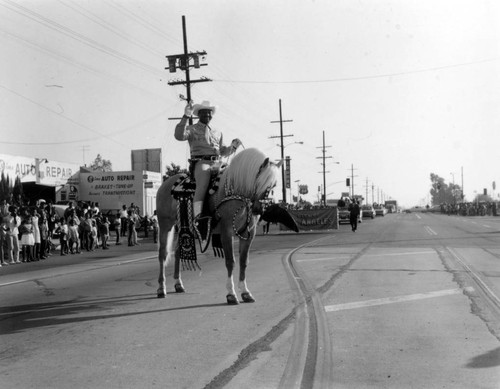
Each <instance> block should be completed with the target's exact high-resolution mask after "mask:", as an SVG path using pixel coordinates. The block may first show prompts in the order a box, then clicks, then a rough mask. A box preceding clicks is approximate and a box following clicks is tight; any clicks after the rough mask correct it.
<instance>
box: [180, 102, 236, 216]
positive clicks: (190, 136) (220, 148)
mask: <svg viewBox="0 0 500 389" xmlns="http://www.w3.org/2000/svg"><path fill="white" fill-rule="evenodd" d="M215 111H216V107H215V106H212V105H211V104H210V102H209V101H203V102H202V103H201V104H195V105H194V106H193V105H192V103H191V102H190V103H188V105H187V106H186V108H185V110H184V116H183V117H182V119H181V121H180V122H179V124H177V126H176V127H175V139H177V140H179V141H185V140H187V141H188V142H189V148H190V152H191V159H190V162H191V166H190V171H191V172H192V174H193V176H194V179H195V181H196V190H195V193H194V200H193V216H194V218H195V220H197V219H198V218H199V216H200V214H201V211H202V209H203V200H204V198H205V194H206V192H207V188H208V184H209V181H210V169H211V167H212V165H214V164H215V163H216V162H218V161H219V160H220V158H221V157H226V156H229V155H231V154H233V153H234V152H235V151H236V149H237V148H238V147H239V146H240V145H241V141H240V140H239V139H237V138H236V139H233V141H232V142H231V145H230V146H226V145H224V141H223V136H222V133H221V132H220V131H218V130H217V129H215V128H213V127H212V126H210V121H211V120H212V117H213V115H214V114H215ZM192 115H196V116H198V119H199V121H198V123H195V124H193V125H188V119H189V118H191V116H192Z"/></svg>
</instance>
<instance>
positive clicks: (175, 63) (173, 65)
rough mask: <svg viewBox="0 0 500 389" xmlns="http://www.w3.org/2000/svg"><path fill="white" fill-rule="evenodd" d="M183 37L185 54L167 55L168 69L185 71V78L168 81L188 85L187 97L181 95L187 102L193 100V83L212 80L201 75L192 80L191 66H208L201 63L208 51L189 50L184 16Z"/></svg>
mask: <svg viewBox="0 0 500 389" xmlns="http://www.w3.org/2000/svg"><path fill="white" fill-rule="evenodd" d="M182 38H183V42H184V53H183V54H175V55H167V59H168V68H165V69H168V70H169V71H170V73H175V72H176V71H177V69H180V70H182V71H184V73H185V80H172V81H169V82H168V85H170V86H174V85H185V86H186V97H184V96H183V95H179V97H180V98H181V99H182V100H186V101H187V102H190V101H192V98H191V84H194V83H197V82H207V81H212V80H211V79H209V78H206V77H201V78H200V79H198V80H191V75H190V72H189V68H196V69H198V68H200V66H207V64H206V63H201V60H202V59H204V58H205V56H206V55H207V52H206V51H197V52H194V53H189V52H188V44H187V32H186V17H185V16H184V15H183V16H182ZM179 119H180V118H169V120H179ZM189 124H190V125H191V124H193V118H192V117H190V118H189Z"/></svg>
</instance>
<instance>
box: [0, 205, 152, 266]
mask: <svg viewBox="0 0 500 389" xmlns="http://www.w3.org/2000/svg"><path fill="white" fill-rule="evenodd" d="M107 215H109V216H107ZM111 223H112V225H111ZM139 228H142V229H143V231H144V237H145V238H148V233H149V232H150V231H151V232H152V233H153V239H154V242H155V243H157V241H158V218H157V216H156V211H154V214H153V215H152V216H151V217H149V216H148V215H144V216H141V215H140V209H139V207H136V206H134V204H131V205H130V206H129V207H127V206H126V205H123V207H122V209H121V210H118V211H117V212H116V214H114V215H112V217H111V215H110V214H109V213H108V214H106V215H104V214H102V212H101V211H100V209H99V204H98V203H91V204H87V203H83V202H78V203H77V204H76V205H75V204H73V203H72V202H70V203H69V205H68V207H67V208H66V209H65V210H64V215H58V213H57V212H56V209H55V206H54V205H53V204H52V203H50V202H49V203H46V202H44V201H42V202H40V203H39V204H37V205H26V204H24V203H22V202H12V203H11V204H9V203H8V202H7V200H1V201H0V267H1V266H7V265H14V264H19V263H27V262H33V261H40V260H45V259H47V258H48V257H49V256H51V255H54V254H59V255H61V256H65V255H72V254H75V255H76V254H81V253H82V251H89V252H90V251H94V250H96V249H99V248H102V249H103V250H108V249H109V248H110V244H111V243H112V242H114V244H115V245H121V244H122V242H121V241H122V240H124V241H126V243H127V244H128V246H136V245H139V244H140V243H139V242H138V238H137V229H139Z"/></svg>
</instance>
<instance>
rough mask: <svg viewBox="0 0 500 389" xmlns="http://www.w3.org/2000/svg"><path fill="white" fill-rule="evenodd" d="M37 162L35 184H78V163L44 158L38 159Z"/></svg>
mask: <svg viewBox="0 0 500 389" xmlns="http://www.w3.org/2000/svg"><path fill="white" fill-rule="evenodd" d="M37 162H38V179H37V184H41V185H48V186H59V185H66V184H73V185H74V184H78V174H79V169H80V167H79V166H78V165H75V164H69V163H64V162H56V161H47V160H46V159H38V160H37Z"/></svg>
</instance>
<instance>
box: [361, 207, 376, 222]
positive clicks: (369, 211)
mask: <svg viewBox="0 0 500 389" xmlns="http://www.w3.org/2000/svg"><path fill="white" fill-rule="evenodd" d="M361 212H362V214H363V217H369V218H371V219H374V218H375V209H374V208H373V206H371V205H363V206H362V207H361Z"/></svg>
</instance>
